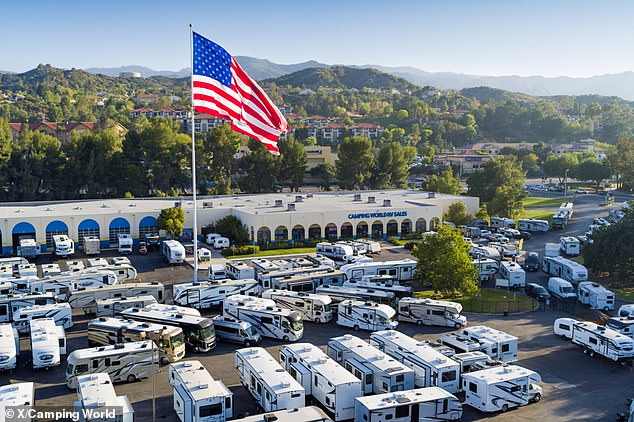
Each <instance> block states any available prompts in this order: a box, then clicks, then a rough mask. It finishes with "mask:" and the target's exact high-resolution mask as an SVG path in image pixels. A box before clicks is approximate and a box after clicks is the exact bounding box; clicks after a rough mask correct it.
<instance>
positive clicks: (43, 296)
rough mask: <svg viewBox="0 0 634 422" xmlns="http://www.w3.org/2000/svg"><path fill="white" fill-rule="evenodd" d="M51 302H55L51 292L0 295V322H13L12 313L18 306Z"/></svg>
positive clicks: (23, 306)
mask: <svg viewBox="0 0 634 422" xmlns="http://www.w3.org/2000/svg"><path fill="white" fill-rule="evenodd" d="M53 303H56V301H55V297H54V296H53V295H52V294H51V293H34V294H12V295H6V296H0V322H13V314H14V313H15V312H16V311H17V310H18V309H20V308H25V307H27V306H34V305H49V304H53Z"/></svg>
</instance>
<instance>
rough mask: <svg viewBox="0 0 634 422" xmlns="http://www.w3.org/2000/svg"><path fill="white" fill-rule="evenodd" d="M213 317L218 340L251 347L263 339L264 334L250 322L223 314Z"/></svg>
mask: <svg viewBox="0 0 634 422" xmlns="http://www.w3.org/2000/svg"><path fill="white" fill-rule="evenodd" d="M211 319H212V321H213V323H214V329H215V330H216V339H217V340H221V341H226V342H230V343H238V344H242V345H243V346H244V347H251V346H253V345H255V344H259V343H260V342H261V341H262V336H261V335H260V333H258V331H257V330H256V329H255V327H253V325H252V324H251V323H250V322H245V321H240V320H237V319H235V318H233V317H230V316H222V315H216V316H215V317H213V318H211Z"/></svg>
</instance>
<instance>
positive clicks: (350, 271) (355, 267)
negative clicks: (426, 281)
mask: <svg viewBox="0 0 634 422" xmlns="http://www.w3.org/2000/svg"><path fill="white" fill-rule="evenodd" d="M340 269H341V271H343V272H344V273H346V276H347V277H348V280H361V279H362V278H363V276H368V275H389V276H390V277H393V278H394V279H396V280H398V281H409V280H411V279H412V278H413V277H414V272H415V271H416V261H414V260H413V259H401V260H398V261H383V262H364V263H361V264H347V265H342V266H341V268H340Z"/></svg>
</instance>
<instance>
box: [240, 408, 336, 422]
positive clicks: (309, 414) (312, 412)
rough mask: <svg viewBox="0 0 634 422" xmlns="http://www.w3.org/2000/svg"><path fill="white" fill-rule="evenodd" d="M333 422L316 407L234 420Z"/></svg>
mask: <svg viewBox="0 0 634 422" xmlns="http://www.w3.org/2000/svg"><path fill="white" fill-rule="evenodd" d="M271 421H275V422H300V421H301V422H332V419H330V418H329V417H328V415H327V414H326V413H325V412H324V411H323V410H321V409H320V408H318V407H316V406H307V407H299V408H295V409H287V410H278V411H277V412H267V413H263V414H260V415H253V416H247V417H246V418H242V419H234V420H233V422H271Z"/></svg>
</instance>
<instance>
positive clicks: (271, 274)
mask: <svg viewBox="0 0 634 422" xmlns="http://www.w3.org/2000/svg"><path fill="white" fill-rule="evenodd" d="M273 265H275V264H273ZM275 267H276V268H279V266H277V265H275ZM326 273H328V274H333V275H334V276H335V277H341V280H338V279H336V280H335V279H333V280H332V281H331V283H335V284H341V283H343V281H344V280H343V275H341V273H340V272H338V271H336V270H333V269H332V268H330V267H326V266H323V265H316V266H313V267H298V268H290V269H286V270H282V269H280V270H273V271H258V272H257V280H258V281H259V282H260V286H262V288H263V289H265V290H266V289H273V288H276V286H277V288H279V284H276V283H278V282H279V281H280V280H284V279H290V278H293V277H298V276H303V275H314V274H326Z"/></svg>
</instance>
